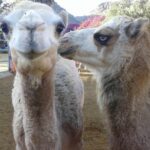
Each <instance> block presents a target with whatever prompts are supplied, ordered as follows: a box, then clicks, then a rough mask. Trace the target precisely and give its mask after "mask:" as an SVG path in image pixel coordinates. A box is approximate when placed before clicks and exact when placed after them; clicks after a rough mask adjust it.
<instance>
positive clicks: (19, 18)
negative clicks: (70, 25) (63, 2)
mask: <svg viewBox="0 0 150 150" xmlns="http://www.w3.org/2000/svg"><path fill="white" fill-rule="evenodd" d="M66 21H67V18H66V14H65V13H61V14H60V16H59V15H58V14H55V13H54V11H53V10H52V9H51V8H50V7H49V6H47V5H45V4H41V3H34V2H30V1H23V2H21V3H20V4H18V5H17V6H16V7H15V8H14V10H13V11H12V12H11V13H9V14H8V15H7V16H5V17H4V19H3V22H2V23H1V27H2V30H3V32H4V34H5V37H6V38H7V39H8V41H9V47H10V50H11V54H12V60H13V62H14V64H15V66H16V76H15V81H14V88H13V92H12V103H13V107H14V118H13V133H14V138H15V142H16V150H81V149H82V131H83V120H82V107H83V94H84V93H83V84H82V81H81V79H80V77H79V75H78V72H77V68H76V67H75V63H74V62H73V61H69V60H66V59H63V58H62V57H61V56H58V55H57V47H58V45H59V43H58V38H59V37H60V34H61V32H62V30H63V29H64V27H65V26H66Z"/></svg>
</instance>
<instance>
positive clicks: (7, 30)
mask: <svg viewBox="0 0 150 150" xmlns="http://www.w3.org/2000/svg"><path fill="white" fill-rule="evenodd" d="M0 27H1V29H2V31H3V32H4V33H5V34H8V32H9V27H8V24H7V23H6V22H3V23H2V24H1V26H0Z"/></svg>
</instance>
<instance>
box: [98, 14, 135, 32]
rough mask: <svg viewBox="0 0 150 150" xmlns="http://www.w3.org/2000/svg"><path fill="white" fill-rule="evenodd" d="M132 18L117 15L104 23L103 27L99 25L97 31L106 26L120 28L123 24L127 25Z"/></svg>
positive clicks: (114, 28)
mask: <svg viewBox="0 0 150 150" xmlns="http://www.w3.org/2000/svg"><path fill="white" fill-rule="evenodd" d="M131 21H132V18H130V17H125V16H117V17H114V18H113V19H111V20H110V21H108V22H106V23H104V24H103V25H102V26H101V27H99V28H98V29H97V30H96V32H97V31H99V30H101V29H104V28H111V29H113V30H119V29H120V28H122V27H123V26H125V24H126V23H128V22H131Z"/></svg>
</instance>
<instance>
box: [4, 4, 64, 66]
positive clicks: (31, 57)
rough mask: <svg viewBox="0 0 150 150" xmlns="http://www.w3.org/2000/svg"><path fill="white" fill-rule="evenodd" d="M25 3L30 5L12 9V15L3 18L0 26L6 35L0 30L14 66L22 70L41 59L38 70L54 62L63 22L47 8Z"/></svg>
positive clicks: (42, 5)
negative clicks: (4, 36)
mask: <svg viewBox="0 0 150 150" xmlns="http://www.w3.org/2000/svg"><path fill="white" fill-rule="evenodd" d="M26 3H29V5H31V6H30V7H29V5H28V6H27V8H24V9H20V8H18V7H16V9H14V11H13V12H11V13H10V14H8V15H7V16H5V17H4V21H3V23H2V26H3V28H4V29H5V30H6V28H7V29H8V30H9V32H7V33H6V32H5V30H4V33H5V34H6V36H7V37H8V38H9V39H8V41H9V46H10V49H11V52H12V57H13V61H14V63H15V64H16V67H19V68H20V67H21V68H24V69H25V68H26V67H28V66H32V65H35V64H38V62H40V63H41V59H42V62H43V64H41V67H42V65H43V66H45V67H47V66H46V64H51V63H55V61H54V60H55V57H56V51H57V47H58V38H59V36H60V34H61V32H62V30H63V29H64V28H65V24H66V22H64V20H63V18H61V17H60V16H59V15H57V14H55V13H54V11H53V10H52V9H51V8H50V7H49V6H46V5H44V4H40V3H37V4H36V3H35V4H34V5H33V3H31V2H26ZM32 5H33V6H32ZM40 5H41V8H40V9H39V7H40ZM19 7H20V6H19ZM43 57H45V60H44V59H43ZM46 59H47V60H46ZM34 62H35V63H34ZM18 64H19V65H18ZM39 66H40V65H39ZM32 68H35V66H33V67H32ZM39 68H40V67H39ZM42 69H43V68H42Z"/></svg>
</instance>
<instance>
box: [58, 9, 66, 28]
mask: <svg viewBox="0 0 150 150" xmlns="http://www.w3.org/2000/svg"><path fill="white" fill-rule="evenodd" d="M59 15H60V17H61V18H62V20H63V22H64V25H65V26H67V25H68V13H67V12H66V11H64V10H63V11H61V12H60V14H59Z"/></svg>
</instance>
